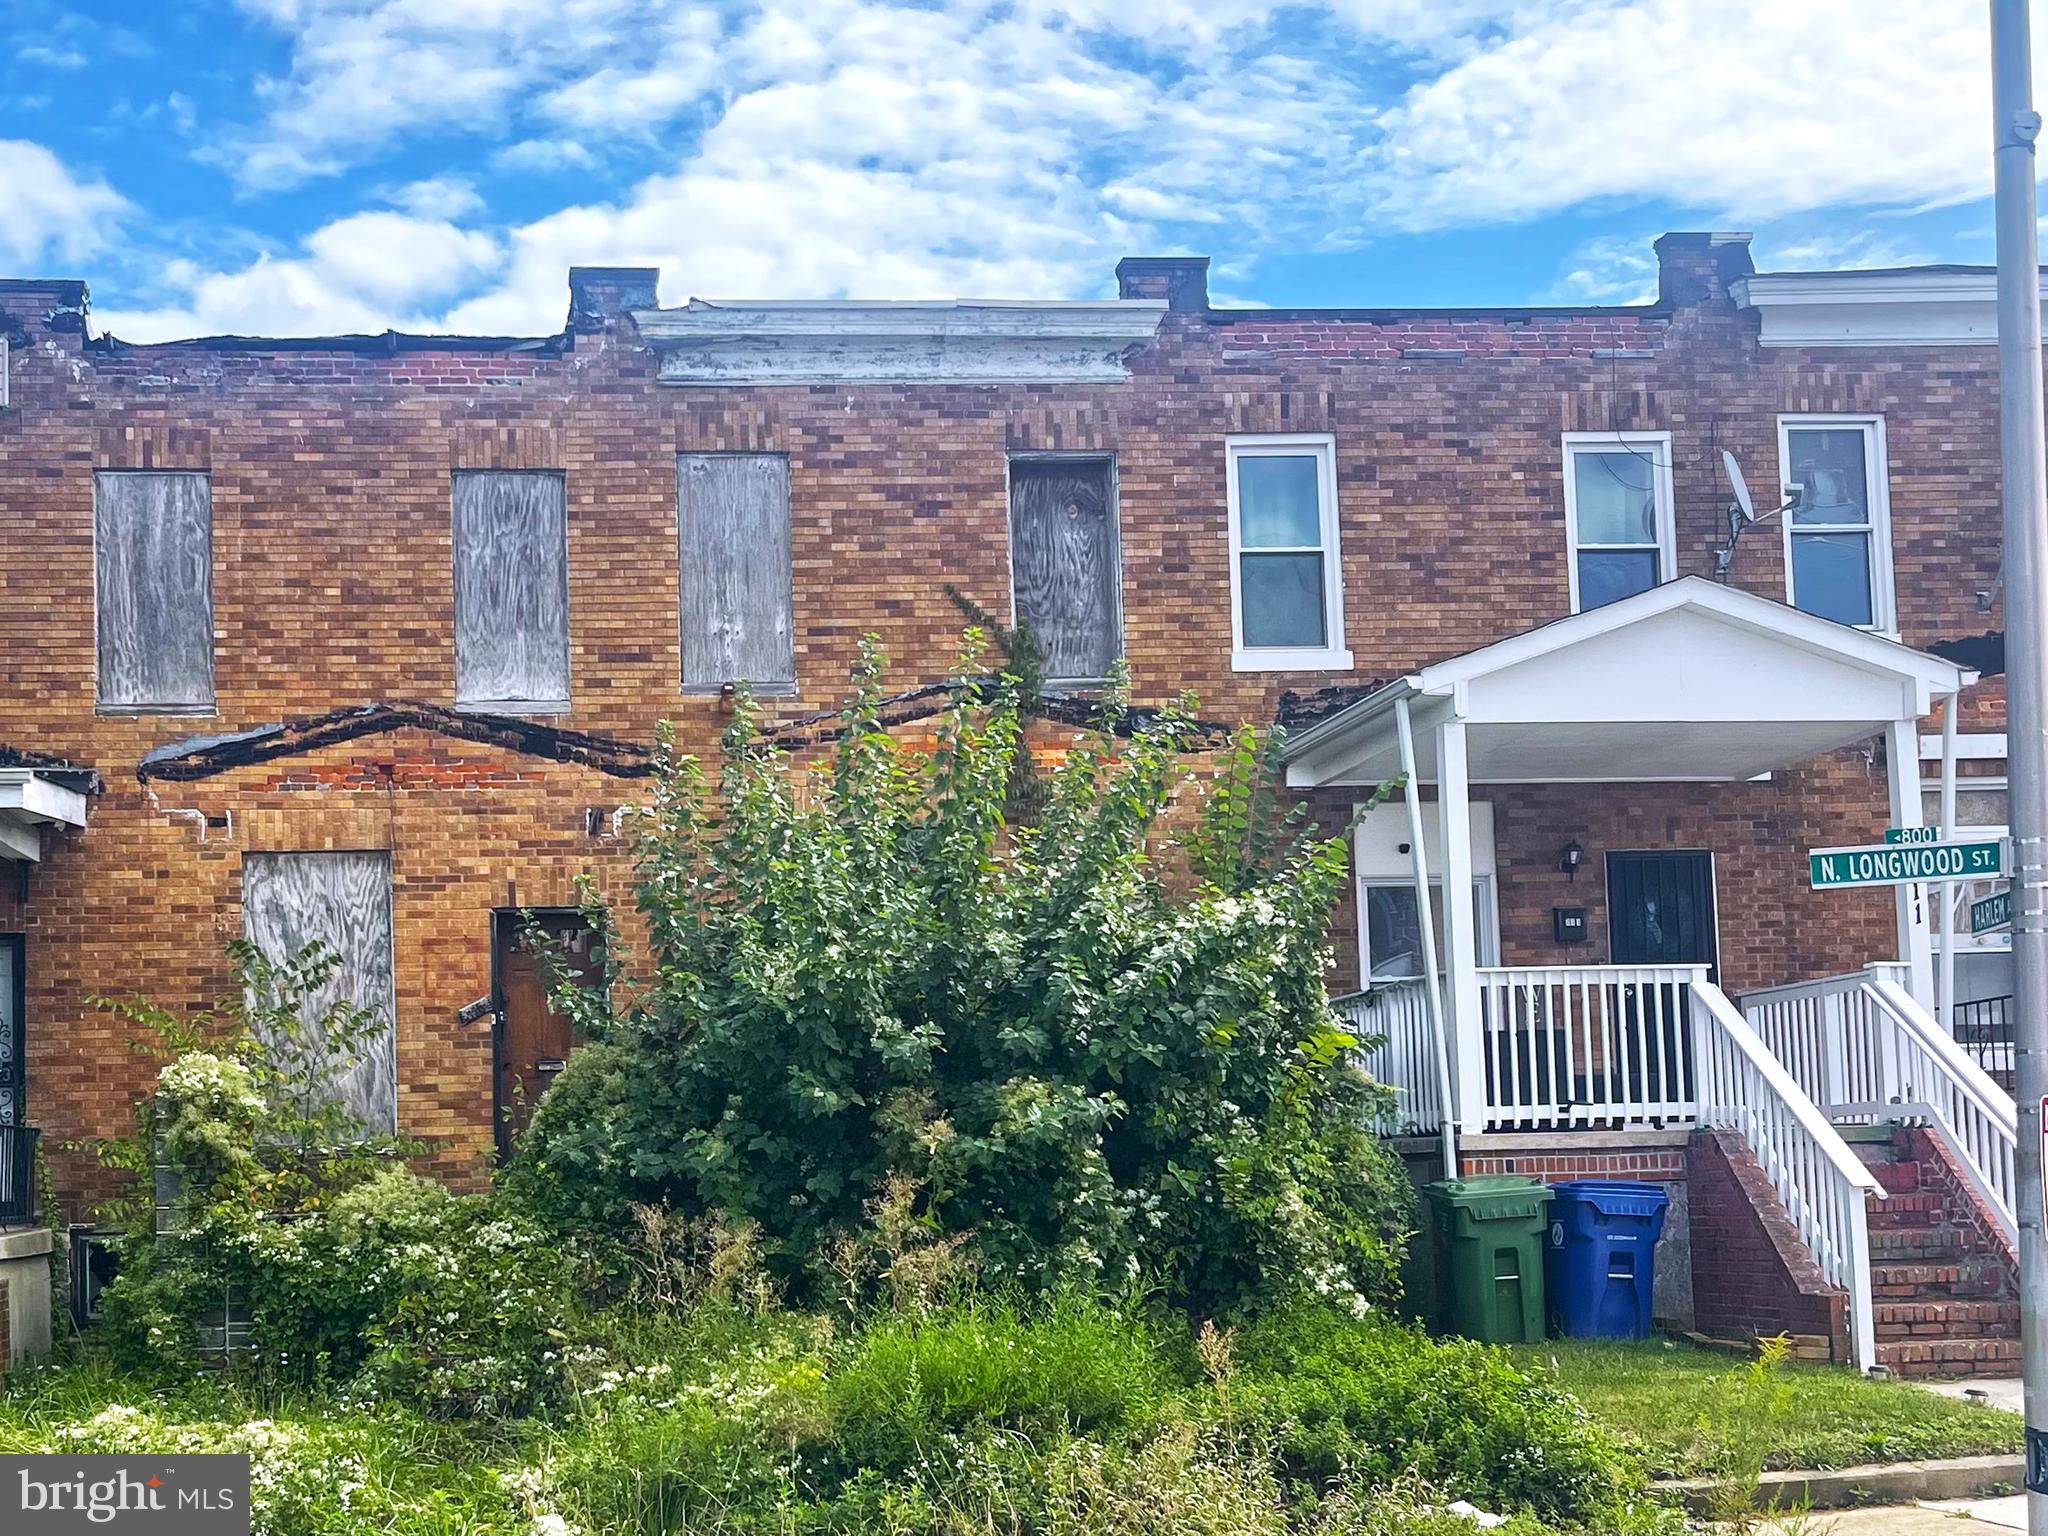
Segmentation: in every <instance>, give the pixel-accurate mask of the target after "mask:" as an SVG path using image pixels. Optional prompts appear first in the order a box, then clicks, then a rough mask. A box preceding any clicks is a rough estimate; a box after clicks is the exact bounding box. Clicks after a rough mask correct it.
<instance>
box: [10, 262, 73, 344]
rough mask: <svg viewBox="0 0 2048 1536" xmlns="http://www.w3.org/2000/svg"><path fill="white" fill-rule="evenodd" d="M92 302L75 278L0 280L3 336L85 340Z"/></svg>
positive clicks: (12, 278) (11, 278) (13, 278)
mask: <svg viewBox="0 0 2048 1536" xmlns="http://www.w3.org/2000/svg"><path fill="white" fill-rule="evenodd" d="M89 313H90V300H89V299H88V297H87V295H86V291H85V284H84V283H82V282H80V281H79V280H78V279H77V278H75V277H6V278H0V335H7V334H12V335H15V336H19V337H29V336H69V337H72V338H74V339H76V340H79V341H83V340H84V339H85V323H86V317H87V315H88V314H89Z"/></svg>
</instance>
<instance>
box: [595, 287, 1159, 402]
mask: <svg viewBox="0 0 2048 1536" xmlns="http://www.w3.org/2000/svg"><path fill="white" fill-rule="evenodd" d="M1165 313H1166V304H1165V302H1164V301H1163V300H1160V299H1102V300H1088V299H1084V300H1074V301H1060V302H1048V303H1028V302H1027V303H1008V302H1001V301H993V300H968V299H956V300H947V301H943V302H927V301H923V300H908V301H894V302H870V301H855V300H836V299H826V300H810V299H804V300H749V301H743V302H736V303H712V302H709V301H707V300H704V299H692V300H691V301H690V303H689V304H688V305H687V306H686V307H684V308H682V309H641V310H635V311H634V312H633V319H634V322H635V323H636V324H637V325H638V326H639V328H640V335H641V337H642V338H643V339H644V340H645V341H646V342H647V344H648V345H649V346H650V347H652V348H653V349H654V350H655V351H656V352H657V353H658V354H660V358H661V364H660V375H659V376H660V379H661V381H662V382H663V383H664V384H824V383H836V382H843V381H847V380H860V381H864V382H872V383H892V382H914V381H918V380H927V379H929V380H941V381H944V382H947V383H956V384H998V383H1038V382H1046V383H1074V382H1084V383H1085V382H1105V383H1114V382H1119V381H1121V380H1124V379H1127V378H1129V377H1130V369H1129V366H1128V362H1127V360H1128V358H1129V356H1130V354H1131V353H1132V352H1133V351H1135V350H1136V349H1137V348H1139V347H1141V346H1143V345H1145V343H1147V342H1149V341H1150V340H1152V338H1153V337H1154V336H1155V335H1156V334H1157V333H1158V330H1159V321H1160V317H1161V316H1163V315H1164V314H1165Z"/></svg>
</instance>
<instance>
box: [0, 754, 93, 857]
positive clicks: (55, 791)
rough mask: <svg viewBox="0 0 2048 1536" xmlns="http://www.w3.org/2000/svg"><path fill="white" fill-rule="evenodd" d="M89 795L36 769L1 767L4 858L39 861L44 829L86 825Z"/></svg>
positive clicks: (1, 848) (1, 852)
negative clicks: (87, 796)
mask: <svg viewBox="0 0 2048 1536" xmlns="http://www.w3.org/2000/svg"><path fill="white" fill-rule="evenodd" d="M85 807H86V800H85V796H84V795H83V794H81V793H79V792H78V791H77V790H75V789H71V788H68V787H67V786H65V785H63V784H60V783H58V782H57V781H56V780H55V779H53V778H51V777H49V776H48V775H46V774H43V773H39V772H38V771H37V770H35V769H33V768H0V860H15V861H19V862H26V863H31V864H33V863H35V862H36V861H37V860H39V859H40V858H41V857H42V854H43V838H42V834H43V828H44V827H49V826H67V827H82V826H84V825H85Z"/></svg>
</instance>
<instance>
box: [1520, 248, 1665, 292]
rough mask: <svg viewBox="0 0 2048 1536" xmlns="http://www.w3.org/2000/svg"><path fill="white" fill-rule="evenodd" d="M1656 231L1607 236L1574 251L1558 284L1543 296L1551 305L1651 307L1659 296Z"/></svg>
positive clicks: (1552, 285) (1554, 284)
mask: <svg viewBox="0 0 2048 1536" xmlns="http://www.w3.org/2000/svg"><path fill="white" fill-rule="evenodd" d="M1656 238H1657V236H1656V233H1655V232H1654V231H1649V232H1645V233H1643V234H1640V235H1606V236H1602V237H1601V238H1599V239H1597V240H1588V241H1586V242H1585V243H1584V244H1583V245H1581V246H1579V248H1578V249H1577V250H1575V251H1573V252H1572V254H1571V259H1570V260H1569V261H1567V262H1566V263H1565V267H1564V270H1563V271H1562V272H1560V273H1559V274H1558V277H1557V281H1556V282H1554V283H1553V284H1551V286H1550V291H1549V292H1548V293H1546V294H1544V295H1543V302H1545V303H1547V304H1647V303H1648V302H1649V301H1650V300H1652V299H1654V298H1656V297H1657V257H1656V253H1655V252H1654V251H1652V250H1651V249H1650V242H1651V241H1652V240H1654V239H1656Z"/></svg>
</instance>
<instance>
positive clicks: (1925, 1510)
mask: <svg viewBox="0 0 2048 1536" xmlns="http://www.w3.org/2000/svg"><path fill="white" fill-rule="evenodd" d="M1812 1519H1813V1520H1814V1522H1815V1523H1816V1525H1817V1526H1818V1527H1819V1528H1820V1529H1822V1530H1825V1531H1827V1532H1829V1533H1830V1536H1970V1533H1971V1528H1972V1527H1975V1526H1978V1525H1983V1526H1987V1527H1996V1528H1998V1529H2001V1530H2009V1531H2024V1530H2025V1529H2026V1528H2027V1496H2026V1495H2025V1494H2023V1493H2014V1494H2008V1495H2006V1496H2005V1497H2003V1498H1996V1499H1932V1500H1928V1501H1926V1502H1924V1503H1919V1504H1885V1505H1879V1506H1877V1507H1875V1508H1872V1509H1830V1510H1816V1511H1815V1512H1814V1514H1813V1516H1812ZM1983 1536H1992V1533H1991V1531H1990V1530H1986V1531H1985V1532H1984V1533H1983Z"/></svg>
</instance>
